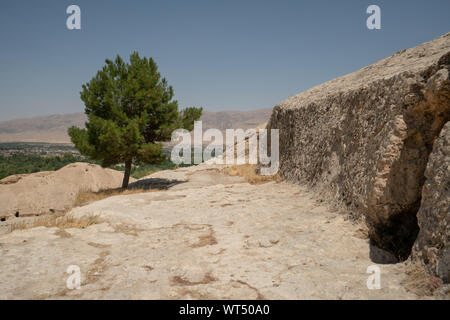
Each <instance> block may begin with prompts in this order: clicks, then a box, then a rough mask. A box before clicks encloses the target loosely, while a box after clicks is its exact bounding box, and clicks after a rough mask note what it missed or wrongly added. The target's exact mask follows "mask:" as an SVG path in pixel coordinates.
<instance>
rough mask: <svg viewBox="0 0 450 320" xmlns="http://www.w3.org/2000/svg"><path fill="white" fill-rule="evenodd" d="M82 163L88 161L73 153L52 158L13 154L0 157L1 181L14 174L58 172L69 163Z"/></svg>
mask: <svg viewBox="0 0 450 320" xmlns="http://www.w3.org/2000/svg"><path fill="white" fill-rule="evenodd" d="M80 161H84V162H86V160H84V159H82V158H81V157H79V156H74V155H72V154H71V153H66V154H64V155H63V156H50V157H43V156H40V155H32V154H22V153H18V154H13V155H11V156H9V157H4V156H0V179H3V178H5V177H7V176H10V175H13V174H22V173H34V172H40V171H53V170H58V169H61V168H62V167H64V166H66V165H68V164H69V163H73V162H80Z"/></svg>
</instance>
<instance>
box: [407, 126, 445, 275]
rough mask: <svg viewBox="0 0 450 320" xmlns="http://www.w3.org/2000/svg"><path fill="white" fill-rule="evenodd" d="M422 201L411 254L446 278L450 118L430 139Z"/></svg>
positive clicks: (432, 270)
mask: <svg viewBox="0 0 450 320" xmlns="http://www.w3.org/2000/svg"><path fill="white" fill-rule="evenodd" d="M425 177H426V181H425V184H424V187H423V191H422V204H421V206H420V210H419V212H418V214H417V218H418V222H419V226H420V232H419V235H418V237H417V241H416V243H415V245H414V248H413V257H414V258H416V259H417V258H418V259H420V260H422V261H423V262H424V263H425V264H426V265H427V267H428V268H429V270H430V271H431V272H433V273H435V274H436V275H438V276H439V277H441V278H442V280H444V282H445V283H449V282H450V122H448V123H447V124H446V125H445V127H444V128H443V130H442V132H441V134H440V135H439V138H438V139H437V140H436V142H435V143H434V147H433V152H432V153H431V155H430V158H429V161H428V165H427V169H426V171H425Z"/></svg>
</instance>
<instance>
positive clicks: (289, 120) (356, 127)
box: [268, 33, 450, 260]
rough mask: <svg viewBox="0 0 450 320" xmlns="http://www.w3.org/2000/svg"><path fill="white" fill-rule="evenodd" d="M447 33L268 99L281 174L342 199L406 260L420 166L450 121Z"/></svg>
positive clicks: (419, 188)
mask: <svg viewBox="0 0 450 320" xmlns="http://www.w3.org/2000/svg"><path fill="white" fill-rule="evenodd" d="M449 69H450V33H448V34H446V35H444V36H442V37H440V38H437V39H435V40H433V41H431V42H428V43H424V44H422V45H420V46H418V47H416V48H413V49H408V50H403V51H401V52H398V53H396V54H395V55H393V56H392V57H389V58H387V59H384V60H381V61H379V62H377V63H375V64H373V65H371V66H368V67H365V68H362V69H360V70H359V71H357V72H355V73H352V74H349V75H347V76H344V77H341V78H339V79H335V80H332V81H329V82H327V83H324V84H322V85H319V86H317V87H314V88H312V89H310V90H308V91H306V92H303V93H301V94H299V95H296V96H294V97H291V98H289V99H287V100H285V101H283V102H282V103H280V104H278V105H276V106H275V108H274V110H273V113H272V116H271V119H270V121H269V124H268V127H269V128H272V129H274V128H278V129H280V174H281V175H282V176H283V177H284V178H286V179H287V180H289V181H296V182H302V183H307V184H309V185H310V186H312V187H314V188H315V189H316V190H318V191H320V192H322V194H323V195H326V196H329V197H330V196H331V197H332V198H333V199H335V200H337V201H339V202H342V203H345V204H346V205H347V206H348V207H350V208H352V209H353V210H354V212H355V213H356V214H358V215H363V216H365V218H366V221H367V223H368V225H369V232H370V236H371V239H372V241H373V243H374V244H375V245H377V246H379V247H381V248H383V249H386V250H388V251H390V252H393V253H394V254H395V255H396V256H397V257H398V258H399V259H400V260H404V259H406V258H407V257H408V256H409V254H410V252H411V247H412V245H413V243H414V241H415V239H416V236H417V232H418V226H417V219H416V213H417V210H418V209H419V206H420V199H421V192H422V186H423V183H424V181H425V178H424V171H425V168H426V165H427V161H428V156H429V153H430V152H431V150H432V147H433V143H434V141H435V139H436V137H437V136H438V135H439V132H440V131H441V129H442V127H443V126H444V124H445V123H446V122H447V121H449V120H450V81H449V79H450V78H449V74H450V72H449Z"/></svg>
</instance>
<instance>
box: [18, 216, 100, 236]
mask: <svg viewBox="0 0 450 320" xmlns="http://www.w3.org/2000/svg"><path fill="white" fill-rule="evenodd" d="M97 223H99V220H98V217H97V216H88V217H82V218H78V219H75V218H74V217H67V216H64V213H62V214H52V215H44V216H40V217H36V218H33V219H26V220H23V221H21V222H18V223H14V224H12V225H11V232H12V231H14V230H23V229H31V228H36V227H47V228H52V227H57V228H60V229H62V230H63V229H70V228H77V229H85V228H87V227H89V226H91V225H94V224H97ZM60 235H63V234H60Z"/></svg>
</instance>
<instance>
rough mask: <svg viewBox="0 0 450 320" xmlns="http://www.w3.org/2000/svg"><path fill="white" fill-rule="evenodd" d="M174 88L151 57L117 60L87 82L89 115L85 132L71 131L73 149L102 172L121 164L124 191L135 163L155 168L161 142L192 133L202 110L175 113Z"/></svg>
mask: <svg viewBox="0 0 450 320" xmlns="http://www.w3.org/2000/svg"><path fill="white" fill-rule="evenodd" d="M173 95H174V92H173V88H172V87H171V86H169V85H168V83H167V81H166V79H165V78H163V77H161V74H160V73H159V72H158V66H157V65H156V63H155V61H154V60H153V59H152V58H150V59H148V58H145V57H144V58H141V57H139V54H138V53H137V52H134V53H133V54H131V56H130V62H129V63H127V62H125V61H124V60H123V59H122V58H121V57H120V56H119V55H117V57H116V59H115V60H114V61H111V60H108V59H107V60H106V64H105V66H104V67H103V68H102V69H101V70H99V71H98V72H97V75H96V76H95V77H93V78H92V79H91V81H90V82H88V83H87V84H84V85H83V87H82V91H81V100H82V101H83V102H84V104H85V113H86V114H87V116H88V122H87V123H86V129H80V128H77V127H71V128H70V129H69V131H68V132H69V135H70V137H71V140H72V142H73V143H74V144H75V147H76V148H77V149H78V150H79V151H80V152H81V153H82V154H84V155H86V156H89V157H90V158H91V159H93V160H99V161H100V162H101V164H102V166H104V167H108V166H111V165H116V164H119V163H125V174H124V179H123V184H122V187H123V188H126V187H127V186H128V181H129V177H130V171H131V165H132V162H133V160H136V161H139V162H144V163H150V164H158V163H161V162H163V161H164V160H165V156H164V155H163V154H162V144H161V142H162V141H167V140H170V138H171V134H172V132H173V131H174V130H175V129H178V128H183V129H186V130H189V131H190V130H192V129H193V126H194V121H195V120H198V119H199V118H200V116H201V114H202V108H195V107H190V108H186V109H184V110H182V111H179V110H178V102H177V101H176V100H174V99H173Z"/></svg>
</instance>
